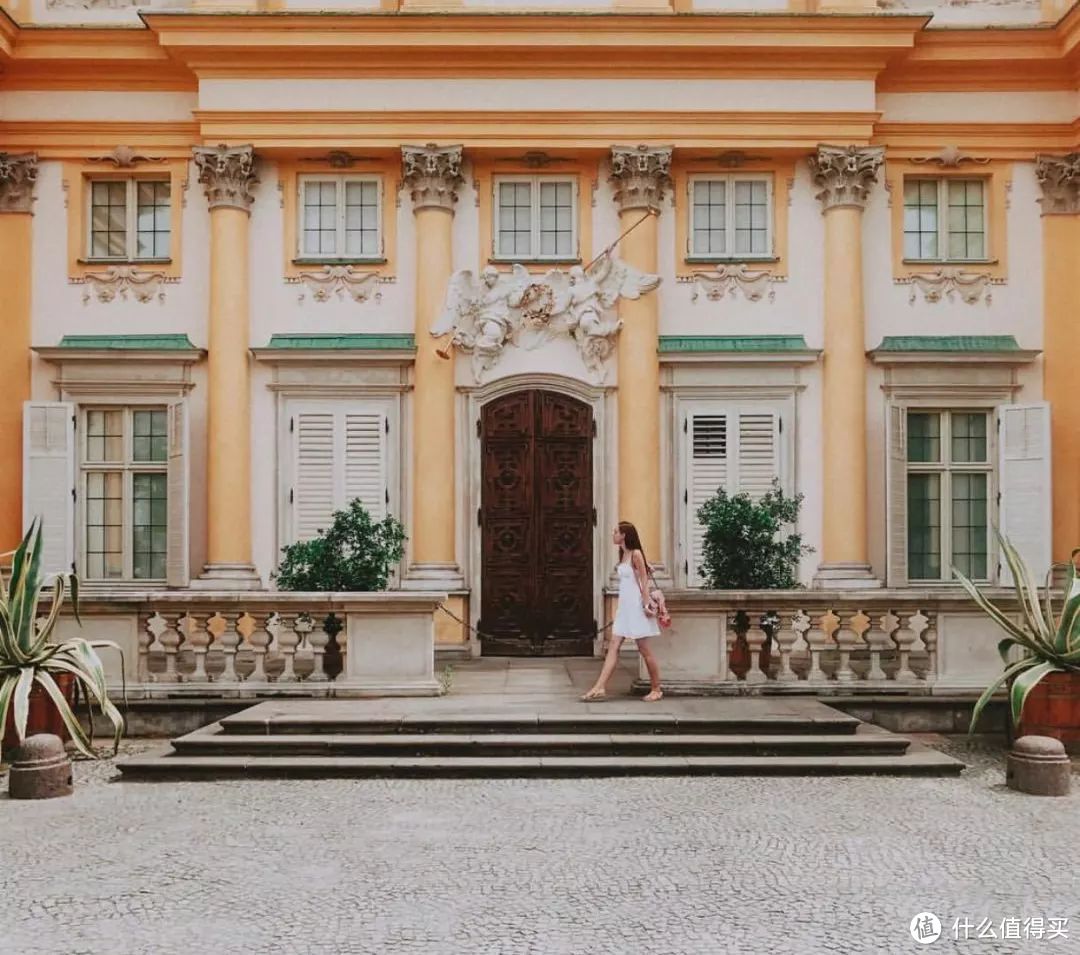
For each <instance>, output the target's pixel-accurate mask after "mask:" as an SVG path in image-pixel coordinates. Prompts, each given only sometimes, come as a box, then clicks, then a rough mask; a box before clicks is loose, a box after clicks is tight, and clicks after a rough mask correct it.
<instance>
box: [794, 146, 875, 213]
mask: <svg viewBox="0 0 1080 955" xmlns="http://www.w3.org/2000/svg"><path fill="white" fill-rule="evenodd" d="M884 159H885V147H884V146H826V145H821V146H818V151H817V153H816V155H813V156H811V157H810V172H811V174H812V176H813V178H814V185H815V186H816V187H817V188H818V189H819V190H820V191H819V192H818V193H817V194H816V195H817V198H818V199H820V200H821V211H822V212H828V211H829V210H830V209H835V208H837V207H839V206H857V207H858V208H860V209H861V208H863V207H864V206H865V205H866V200H867V198H869V196H870V188H871V186H873V184H874V183H875V182H877V173H878V169H879V168H880V167H881V164H882V162H883V161H884Z"/></svg>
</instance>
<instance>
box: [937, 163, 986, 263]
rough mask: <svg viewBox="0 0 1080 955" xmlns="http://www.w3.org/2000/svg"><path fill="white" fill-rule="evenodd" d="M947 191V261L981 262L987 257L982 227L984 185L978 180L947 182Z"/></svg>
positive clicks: (952, 180) (951, 180) (953, 180)
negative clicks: (974, 260) (970, 260)
mask: <svg viewBox="0 0 1080 955" xmlns="http://www.w3.org/2000/svg"><path fill="white" fill-rule="evenodd" d="M947 191H948V203H949V209H948V218H947V220H946V221H947V223H948V230H949V257H950V258H953V259H981V258H984V257H985V255H986V251H985V250H986V233H985V230H984V226H983V183H982V180H979V179H950V180H948V183H947Z"/></svg>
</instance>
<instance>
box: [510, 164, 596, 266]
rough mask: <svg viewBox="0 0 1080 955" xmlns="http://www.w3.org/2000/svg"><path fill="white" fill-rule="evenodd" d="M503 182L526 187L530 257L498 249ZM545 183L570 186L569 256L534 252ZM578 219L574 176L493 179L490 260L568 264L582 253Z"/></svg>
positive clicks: (578, 202) (578, 192)
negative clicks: (523, 184)
mask: <svg viewBox="0 0 1080 955" xmlns="http://www.w3.org/2000/svg"><path fill="white" fill-rule="evenodd" d="M505 182H527V183H529V202H530V209H531V212H530V219H529V225H530V234H529V254H528V255H523V254H522V253H520V252H517V253H515V252H504V251H503V250H502V249H501V248H500V247H499V233H500V229H499V211H500V209H501V206H500V205H499V186H500V185H501V184H502V183H505ZM546 182H555V183H566V184H568V185H569V186H570V199H571V202H572V206H571V208H570V253H569V254H568V255H559V254H555V255H541V254H539V253H538V252H537V250H538V249H539V248H540V184H541V183H546ZM580 215H581V196H580V189H579V182H578V178H577V176H558V175H546V176H494V177H493V178H492V186H491V220H492V221H491V254H492V258H494V259H496V260H498V261H505V262H510V261H514V262H567V261H574V260H577V259H578V258H580V256H581V250H580V248H579V246H578V242H579V237H578V217H579V216H580Z"/></svg>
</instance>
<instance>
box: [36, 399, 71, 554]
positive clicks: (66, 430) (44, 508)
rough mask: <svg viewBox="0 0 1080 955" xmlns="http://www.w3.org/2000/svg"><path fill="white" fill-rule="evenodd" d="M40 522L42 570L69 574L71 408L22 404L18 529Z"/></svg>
mask: <svg viewBox="0 0 1080 955" xmlns="http://www.w3.org/2000/svg"><path fill="white" fill-rule="evenodd" d="M38 516H40V517H41V518H42V525H41V543H42V550H41V570H42V573H44V574H56V573H63V572H66V571H70V570H72V569H73V568H74V563H75V406H74V405H72V404H69V403H68V402H64V401H27V402H25V403H24V404H23V527H24V529H26V528H28V527H29V526H30V523H31V521H32V520H33V519H34V518H35V517H38Z"/></svg>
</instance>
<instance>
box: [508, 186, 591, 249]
mask: <svg viewBox="0 0 1080 955" xmlns="http://www.w3.org/2000/svg"><path fill="white" fill-rule="evenodd" d="M576 223H577V183H576V181H575V180H574V179H559V178H554V177H550V176H513V177H500V178H499V179H497V180H496V181H495V228H494V233H495V256H496V258H506V259H509V258H514V259H517V260H519V261H520V260H527V259H573V258H576V257H577V254H578V252H577V228H576Z"/></svg>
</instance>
